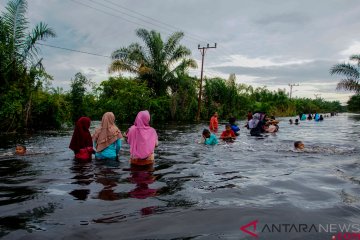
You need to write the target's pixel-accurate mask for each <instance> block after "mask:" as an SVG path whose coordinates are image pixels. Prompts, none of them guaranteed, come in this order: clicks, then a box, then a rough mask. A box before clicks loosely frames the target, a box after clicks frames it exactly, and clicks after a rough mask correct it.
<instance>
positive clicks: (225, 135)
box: [220, 124, 236, 141]
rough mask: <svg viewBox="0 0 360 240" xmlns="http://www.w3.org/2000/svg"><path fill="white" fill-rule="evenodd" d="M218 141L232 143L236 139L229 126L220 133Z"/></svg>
mask: <svg viewBox="0 0 360 240" xmlns="http://www.w3.org/2000/svg"><path fill="white" fill-rule="evenodd" d="M220 139H222V140H225V141H232V140H234V139H236V135H235V133H234V131H233V130H232V129H231V125H230V124H226V125H225V131H223V132H222V134H221V136H220Z"/></svg>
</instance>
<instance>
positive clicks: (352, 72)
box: [330, 63, 360, 79]
mask: <svg viewBox="0 0 360 240" xmlns="http://www.w3.org/2000/svg"><path fill="white" fill-rule="evenodd" d="M330 74H331V75H334V74H338V75H344V76H346V77H351V78H355V79H358V78H359V75H360V73H359V70H358V69H357V68H356V67H355V66H354V65H351V64H349V63H340V64H336V65H334V66H333V67H332V68H331V69H330Z"/></svg>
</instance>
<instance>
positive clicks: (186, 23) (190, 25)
mask: <svg viewBox="0 0 360 240" xmlns="http://www.w3.org/2000/svg"><path fill="white" fill-rule="evenodd" d="M76 2H78V3H76ZM110 2H113V3H115V4H111V3H110ZM6 3H7V0H0V10H3V9H4V6H5V4H6ZM28 3H29V9H28V18H29V22H30V26H34V24H35V23H38V22H40V21H44V22H46V23H47V24H48V25H49V26H50V27H52V28H54V30H55V31H56V33H57V38H55V39H50V40H48V41H47V43H48V44H52V45H56V46H61V47H66V48H71V49H76V50H79V51H85V52H92V53H97V54H101V55H107V56H108V55H110V54H111V53H112V52H113V51H114V50H116V49H118V48H120V47H123V46H128V45H129V44H130V43H133V42H139V39H138V38H137V37H136V35H135V30H136V29H137V28H140V27H143V28H146V29H149V30H151V29H155V30H157V31H160V32H161V34H162V36H163V37H164V38H166V37H167V36H168V35H169V34H170V33H172V32H174V31H178V30H179V29H180V30H182V31H184V32H185V38H184V39H183V41H182V44H184V45H186V46H187V47H188V48H190V49H191V51H192V56H193V58H195V59H196V60H197V61H198V62H200V60H201V55H200V53H199V52H198V49H197V46H198V44H202V45H204V44H207V43H209V44H213V43H215V42H216V43H217V44H218V47H217V48H216V49H211V50H209V51H207V52H206V56H205V74H206V76H210V77H211V76H217V75H218V76H221V77H224V78H227V77H228V76H229V74H230V73H233V72H234V73H236V74H237V77H238V81H239V82H246V83H249V84H253V85H254V86H263V85H267V86H269V88H271V89H277V88H287V84H288V83H293V82H298V83H300V86H299V87H297V88H296V89H297V90H298V91H296V92H295V95H298V96H313V94H314V93H318V92H322V93H323V94H324V95H323V96H324V97H325V96H326V97H329V99H330V97H331V98H333V97H339V100H340V99H341V101H346V100H344V99H345V98H346V97H345V96H346V94H349V93H344V92H337V91H335V87H336V83H337V81H338V80H339V78H338V77H334V76H330V75H329V74H328V72H329V68H330V67H331V66H332V65H334V64H336V63H338V62H339V61H347V59H348V57H349V55H351V54H354V53H358V52H359V51H360V33H359V32H358V29H360V15H359V14H358V13H359V12H360V4H359V2H358V1H357V0H347V1H346V4H345V3H343V2H341V1H338V0H319V1H312V0H303V1H283V0H282V1H281V0H271V1H269V0H258V1H250V0H227V1H226V3H225V2H224V1H209V0H197V1H193V0H172V1H169V0H157V1H146V0H123V1H121V2H120V1H116V0H106V1H103V0H74V1H58V0H47V1H44V0H31V1H28ZM79 3H80V4H79ZM84 4H86V5H90V6H92V7H93V8H96V9H97V10H96V9H92V8H89V7H87V6H85V5H84ZM118 5H122V6H125V7H126V8H128V9H131V10H133V11H135V12H138V13H140V14H142V15H136V14H135V13H134V12H131V11H130V10H126V9H124V8H121V7H120V6H118ZM125 13H126V14H131V15H134V16H135V15H136V18H133V17H129V16H128V15H126V14H125ZM143 15H145V16H149V17H151V18H145V17H144V16H143ZM124 18H125V19H127V20H124ZM140 19H143V20H140ZM154 19H156V21H155V20H154ZM159 21H160V22H159ZM163 23H165V24H163ZM41 48H42V54H41V56H42V57H44V62H43V63H44V65H45V67H46V69H47V70H48V72H49V73H50V74H51V75H53V76H54V79H55V80H54V81H53V84H54V86H60V85H61V86H63V87H64V89H66V88H68V87H69V86H66V83H68V82H69V80H70V79H71V78H72V77H73V76H74V75H75V73H77V72H79V71H82V72H83V73H85V74H86V75H87V76H88V77H90V78H91V79H93V80H94V81H95V82H100V81H101V80H104V79H107V78H108V77H109V74H108V73H107V68H108V66H109V64H110V59H107V58H103V57H96V56H92V55H87V54H82V53H75V52H68V51H63V50H59V49H54V48H47V47H41ZM199 66H200V64H199ZM191 74H193V75H197V76H199V75H200V69H196V70H193V71H191ZM332 89H333V90H332ZM326 91H328V93H326Z"/></svg>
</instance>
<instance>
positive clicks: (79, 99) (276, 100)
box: [0, 0, 360, 132]
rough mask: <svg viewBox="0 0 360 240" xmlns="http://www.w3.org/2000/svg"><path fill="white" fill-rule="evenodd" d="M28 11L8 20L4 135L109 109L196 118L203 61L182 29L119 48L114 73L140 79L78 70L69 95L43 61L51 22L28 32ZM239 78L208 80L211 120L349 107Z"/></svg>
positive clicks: (13, 7)
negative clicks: (98, 76) (99, 78)
mask: <svg viewBox="0 0 360 240" xmlns="http://www.w3.org/2000/svg"><path fill="white" fill-rule="evenodd" d="M26 9H27V2H26V1H25V0H12V1H9V3H8V4H7V7H6V10H5V12H4V13H2V14H1V15H0V106H1V109H0V132H10V131H19V130H26V129H52V128H60V127H61V126H62V125H63V124H66V123H73V122H74V121H76V120H77V119H78V118H79V117H80V116H83V115H86V116H89V117H90V118H91V119H93V120H99V119H101V117H102V115H103V113H105V112H108V111H112V112H114V114H115V115H116V118H117V120H118V121H119V122H120V123H128V122H133V121H134V118H135V116H136V114H137V112H138V111H140V110H144V109H148V110H149V111H150V112H151V114H152V120H153V121H170V120H174V121H194V120H195V116H196V112H197V99H198V96H197V94H198V92H199V79H197V78H194V77H191V76H189V73H188V70H189V69H190V68H194V67H196V63H195V61H194V60H193V59H190V58H189V56H190V55H191V52H190V50H189V49H188V48H186V47H185V46H183V45H181V44H180V41H181V39H182V38H183V36H184V34H183V33H182V32H176V33H174V34H172V35H171V36H170V37H169V38H168V39H166V40H165V41H163V39H162V38H161V35H160V33H158V32H156V31H147V30H145V29H139V30H137V31H136V34H137V36H138V37H139V38H140V39H141V40H142V42H143V43H144V44H143V45H141V44H139V43H133V44H131V45H130V46H128V47H123V48H120V49H119V50H116V51H115V52H114V53H113V54H112V59H113V61H112V63H111V65H110V66H109V71H110V72H119V73H122V72H128V73H131V74H133V75H132V77H122V76H121V75H120V76H119V77H110V78H109V79H107V80H105V81H103V82H102V83H100V84H99V85H95V84H93V83H92V82H91V81H90V80H89V79H87V78H86V77H85V76H84V75H83V74H81V73H77V74H76V75H75V76H74V78H73V79H72V80H71V89H70V91H68V92H64V91H63V90H62V89H61V88H57V89H54V88H49V83H50V81H51V80H52V77H51V76H50V75H49V74H48V73H47V72H46V71H45V69H44V66H43V65H42V61H41V60H42V59H39V58H38V51H39V49H38V41H40V40H46V39H47V38H50V37H55V33H54V31H53V30H52V29H51V28H49V27H48V26H47V25H46V24H45V23H39V24H37V25H36V26H35V27H34V28H33V29H32V30H31V31H28V22H27V19H26V17H25V13H26ZM354 59H355V58H354ZM357 60H359V58H357ZM341 69H343V68H334V70H333V73H343V70H341ZM351 71H352V70H351ZM351 71H350V73H346V74H345V75H346V76H347V77H348V78H347V80H349V79H350V80H351V81H350V80H349V81H348V82H346V81H345V82H343V83H342V84H340V86H341V87H345V86H348V89H349V90H354V87H353V86H355V85H351V84H355V82H356V84H358V78H359V72H357V75H356V74H355V72H354V71H353V72H351ZM350 77H352V78H350ZM235 80H236V79H235V75H234V74H233V75H231V76H230V77H229V79H227V80H225V79H222V78H212V79H205V85H204V91H203V98H202V99H203V102H202V104H203V108H202V112H201V118H202V119H204V120H208V119H209V118H210V116H211V115H212V114H213V112H214V111H217V112H219V114H220V118H223V119H227V118H228V117H231V116H234V117H236V118H238V119H240V118H244V117H245V115H246V113H247V111H249V110H252V111H265V112H267V113H269V114H271V115H275V116H290V115H297V114H299V113H301V112H304V113H308V112H333V111H336V112H340V111H343V110H344V109H343V108H342V107H341V105H340V103H339V102H337V101H335V102H328V101H324V100H323V99H316V100H313V99H304V98H301V99H289V98H288V96H287V94H286V93H285V92H284V91H283V90H278V91H270V90H268V89H267V88H265V87H263V88H256V89H254V88H253V87H252V86H248V85H245V84H237V83H236V81H235ZM345 83H351V84H350V85H346V84H345ZM356 86H358V85H356ZM357 92H359V91H358V90H357ZM359 99H360V98H359V95H355V96H354V97H352V98H351V100H350V101H349V109H350V110H354V109H355V108H353V106H359Z"/></svg>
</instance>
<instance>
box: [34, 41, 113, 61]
mask: <svg viewBox="0 0 360 240" xmlns="http://www.w3.org/2000/svg"><path fill="white" fill-rule="evenodd" d="M36 44H39V45H42V46H46V47H52V48H58V49H62V50H66V51H70V52H78V53H83V54H89V55H93V56H98V57H106V58H111V57H110V56H105V55H101V54H98V53H91V52H85V51H80V50H75V49H70V48H65V47H59V46H54V45H50V44H45V43H36Z"/></svg>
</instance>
